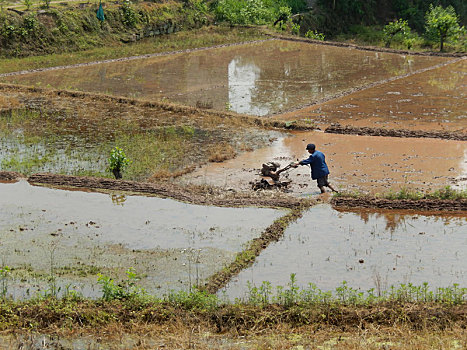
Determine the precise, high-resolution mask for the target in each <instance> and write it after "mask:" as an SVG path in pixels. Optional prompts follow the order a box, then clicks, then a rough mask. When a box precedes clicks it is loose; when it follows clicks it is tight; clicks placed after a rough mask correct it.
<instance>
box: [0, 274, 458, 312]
mask: <svg viewBox="0 0 467 350" xmlns="http://www.w3.org/2000/svg"><path fill="white" fill-rule="evenodd" d="M10 275H11V268H10V267H8V266H6V265H4V266H2V267H1V268H0V297H1V299H2V300H3V301H4V302H5V301H7V300H10V301H12V300H11V299H10V298H9V293H8V288H9V282H10V278H11V276H10ZM48 281H49V288H48V289H46V290H45V291H43V292H41V293H38V294H37V295H35V296H33V297H32V299H31V301H30V302H34V301H37V300H40V299H47V298H55V299H74V300H86V298H85V297H83V295H82V294H81V293H80V292H78V291H76V290H73V289H72V288H70V287H69V286H68V287H67V288H65V289H64V290H62V289H61V288H60V287H58V286H57V276H56V274H54V273H53V269H51V275H50V278H48ZM138 281H140V276H139V275H138V273H137V272H136V271H135V269H133V268H129V269H127V270H126V278H125V279H122V280H121V281H116V280H115V279H114V278H112V277H109V276H106V275H103V274H101V273H98V278H97V284H98V285H99V286H100V294H101V297H100V299H101V300H103V301H113V300H132V301H134V302H139V303H143V304H144V303H172V304H174V305H176V306H181V307H183V308H185V309H192V308H202V309H213V308H216V307H221V306H223V305H229V304H237V305H241V304H243V305H253V306H262V307H265V306H268V305H272V304H274V305H282V306H286V307H291V306H296V305H301V306H313V305H334V306H369V305H374V304H381V303H387V302H398V303H441V304H448V305H462V304H465V303H466V301H467V288H466V287H461V286H460V285H459V284H456V283H454V284H453V285H452V286H449V287H438V288H434V289H433V288H430V286H429V283H428V282H424V283H422V284H421V285H414V284H412V283H404V284H400V285H399V286H394V285H392V286H390V287H389V288H388V289H387V290H381V289H380V288H378V289H375V288H371V289H369V290H366V291H362V290H360V289H357V288H353V287H351V286H349V285H348V283H347V281H343V282H342V283H341V285H340V286H338V287H336V288H335V290H334V291H332V290H328V291H323V290H321V289H320V288H318V287H317V286H316V284H314V283H308V285H307V286H306V287H300V286H299V285H298V283H297V279H296V274H294V273H292V274H291V275H290V280H289V282H288V284H287V285H286V286H275V287H273V286H272V284H271V283H270V282H268V281H263V282H262V283H261V284H260V285H259V286H256V285H254V284H252V283H250V282H248V283H247V289H248V290H247V292H246V293H245V296H244V297H242V298H235V300H233V301H231V300H230V299H229V298H228V296H227V295H226V293H225V292H220V293H218V295H216V294H211V293H208V292H207V291H205V290H203V288H201V289H199V288H195V287H190V291H174V290H171V291H170V292H168V293H166V294H164V295H162V296H156V295H151V294H149V293H147V292H146V291H145V290H144V288H141V287H140V286H138ZM88 300H91V299H88Z"/></svg>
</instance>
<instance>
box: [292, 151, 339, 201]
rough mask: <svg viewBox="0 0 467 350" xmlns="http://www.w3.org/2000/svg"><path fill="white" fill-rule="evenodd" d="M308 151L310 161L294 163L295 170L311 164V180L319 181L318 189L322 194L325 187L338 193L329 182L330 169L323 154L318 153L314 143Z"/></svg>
mask: <svg viewBox="0 0 467 350" xmlns="http://www.w3.org/2000/svg"><path fill="white" fill-rule="evenodd" d="M306 150H307V151H308V153H310V156H309V157H308V159H304V160H301V161H299V162H295V163H292V166H293V167H294V168H296V167H298V166H299V165H307V164H310V167H311V178H312V179H313V180H317V182H318V187H319V189H320V190H321V193H325V192H326V191H325V190H324V186H326V187H329V188H330V189H331V190H332V191H333V192H336V193H337V191H336V190H335V189H334V188H333V187H332V186H331V184H330V183H329V181H328V175H329V169H328V166H327V165H326V161H325V160H324V154H323V152H320V151H317V150H316V146H315V145H314V144H312V143H309V144H308V145H307V146H306Z"/></svg>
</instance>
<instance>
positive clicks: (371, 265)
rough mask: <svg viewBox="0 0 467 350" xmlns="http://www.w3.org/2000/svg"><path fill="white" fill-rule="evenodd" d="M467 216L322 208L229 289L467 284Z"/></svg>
mask: <svg viewBox="0 0 467 350" xmlns="http://www.w3.org/2000/svg"><path fill="white" fill-rule="evenodd" d="M466 226H467V217H466V216H465V214H463V215H458V216H456V215H450V214H448V215H446V216H444V215H433V214H429V213H426V214H422V213H414V212H412V213H409V212H399V211H392V212H391V211H368V210H364V211H362V212H358V211H357V212H338V211H336V210H334V209H332V208H331V207H330V206H328V205H318V206H315V207H313V208H311V209H310V210H309V211H308V212H306V213H305V214H304V215H303V217H302V218H301V219H300V220H298V221H297V222H296V223H294V224H292V225H290V226H289V227H288V228H287V230H286V232H285V234H284V237H283V238H282V239H281V240H280V241H278V242H277V243H274V244H272V245H270V246H269V247H268V249H266V250H265V251H263V252H262V253H261V255H260V256H259V257H258V258H257V260H256V262H255V264H254V265H253V266H252V267H250V268H248V269H246V270H244V271H242V272H241V273H240V274H239V275H238V277H237V278H236V279H235V280H234V281H232V282H231V283H230V284H229V286H227V288H226V290H225V292H226V293H227V295H228V296H229V297H230V298H235V297H243V296H244V295H245V293H246V292H247V288H246V287H245V286H247V282H248V281H250V282H252V283H253V284H254V285H256V286H259V285H261V283H262V282H263V281H269V282H270V283H271V285H272V286H273V287H274V286H286V285H287V283H289V281H290V274H291V273H296V277H297V285H298V286H299V287H302V288H303V287H306V286H307V285H308V284H309V283H314V284H316V285H317V287H318V288H320V289H322V290H335V288H336V287H338V286H340V285H341V283H342V281H344V280H345V281H347V282H348V285H349V286H350V287H352V288H357V289H360V290H369V289H371V288H375V289H377V290H379V291H384V290H387V289H388V288H389V287H390V286H391V285H394V286H398V285H399V284H401V283H413V284H415V285H421V284H422V283H424V282H429V285H430V287H431V288H437V287H447V286H451V285H452V284H453V283H459V284H460V286H462V287H465V285H466V284H467V263H466V262H467V248H466V247H467V245H466V243H467V241H466V239H467V237H466V232H467V230H466Z"/></svg>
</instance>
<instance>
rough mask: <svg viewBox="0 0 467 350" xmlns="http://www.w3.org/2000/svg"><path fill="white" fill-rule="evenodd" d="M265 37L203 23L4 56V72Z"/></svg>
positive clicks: (255, 31) (0, 67)
mask: <svg viewBox="0 0 467 350" xmlns="http://www.w3.org/2000/svg"><path fill="white" fill-rule="evenodd" d="M264 38H265V36H264V35H263V34H261V33H260V32H258V31H257V30H255V29H248V28H229V27H222V26H217V27H203V28H200V29H194V30H192V31H182V32H177V33H173V34H171V35H169V36H167V35H164V36H159V37H156V38H148V39H144V40H141V41H138V42H135V43H129V44H122V43H115V44H114V45H112V46H105V47H98V48H93V49H89V50H83V51H78V52H71V53H66V52H64V53H60V54H58V53H57V54H50V55H44V56H31V57H23V58H9V59H2V60H0V62H1V64H0V74H1V73H8V72H16V71H20V70H27V69H37V68H47V67H54V66H62V65H71V64H77V63H86V62H93V61H101V60H107V59H113V58H120V57H129V56H138V55H145V54H150V53H159V52H167V51H177V50H186V49H192V48H198V47H208V46H213V45H219V44H229V43H238V42H243V41H250V40H258V39H264ZM109 44H110V43H109Z"/></svg>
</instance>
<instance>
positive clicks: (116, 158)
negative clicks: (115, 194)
mask: <svg viewBox="0 0 467 350" xmlns="http://www.w3.org/2000/svg"><path fill="white" fill-rule="evenodd" d="M130 163H131V161H130V160H129V159H128V158H127V157H126V154H125V152H123V149H121V148H120V147H115V148H114V149H112V151H110V157H109V171H110V172H111V173H112V174H114V176H115V178H116V179H121V178H122V171H123V169H125V168H126V167H127V166H128V165H130Z"/></svg>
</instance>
